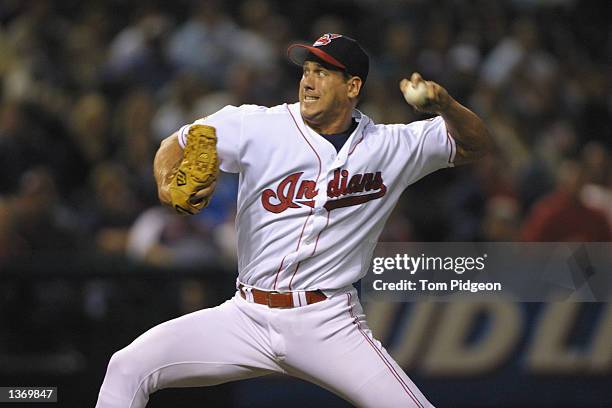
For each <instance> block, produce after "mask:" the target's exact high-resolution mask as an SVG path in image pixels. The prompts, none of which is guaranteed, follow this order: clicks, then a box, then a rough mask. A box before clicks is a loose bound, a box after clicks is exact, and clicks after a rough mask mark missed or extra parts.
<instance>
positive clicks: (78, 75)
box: [0, 0, 612, 266]
mask: <svg viewBox="0 0 612 408" xmlns="http://www.w3.org/2000/svg"><path fill="white" fill-rule="evenodd" d="M600 3H601V4H600ZM605 5H606V4H605V2H599V3H598V2H589V1H584V2H580V3H579V2H577V1H569V0H566V1H563V0H557V1H535V0H532V1H529V0H515V1H486V0H472V1H467V0H466V1H460V0H439V1H426V0H405V1H393V0H386V1H374V0H357V1H348V0H327V1H325V2H323V1H309V2H282V1H280V0H244V1H221V0H219V1H215V0H202V1H187V0H175V1H173V2H163V1H122V0H109V1H95V0H90V1H76V0H61V1H46V0H28V1H19V0H4V1H2V2H0V96H1V98H0V265H2V264H3V263H4V262H8V261H10V260H14V259H16V258H17V257H20V256H31V255H33V254H37V253H41V252H57V253H75V252H79V251H81V252H83V253H91V252H96V253H102V254H109V255H116V256H125V257H127V258H130V259H134V260H137V261H139V262H147V263H150V264H153V265H161V266H176V265H178V266H181V265H193V264H194V263H197V262H206V261H209V260H215V261H219V262H225V263H227V264H230V265H231V264H233V263H234V262H235V243H234V242H235V237H234V226H233V221H234V217H235V206H236V205H235V201H236V185H237V178H236V177H235V176H232V175H224V176H223V177H222V179H221V180H220V183H219V185H218V188H217V192H216V194H215V196H214V199H213V200H212V203H211V206H210V208H209V209H207V210H206V211H204V212H202V213H201V214H200V215H198V216H196V217H180V216H176V215H173V214H172V212H171V211H169V210H167V209H165V208H162V207H160V206H159V204H158V202H157V195H156V191H155V183H154V180H153V175H152V160H153V156H154V154H155V151H156V149H157V147H158V146H159V143H160V141H161V140H162V139H163V138H165V137H167V136H169V135H170V134H172V133H173V132H174V131H175V130H176V129H178V128H179V127H180V126H181V125H183V124H185V123H189V122H191V121H193V120H195V119H197V118H200V117H203V116H206V115H208V114H211V113H213V112H215V111H216V110H218V109H220V108H221V107H223V106H225V105H227V104H232V105H240V104H243V103H253V104H261V105H267V106H273V105H276V104H280V103H283V102H294V101H296V100H297V83H298V80H299V77H300V75H301V73H300V70H299V69H297V68H296V67H295V66H292V65H291V64H290V63H289V62H288V61H287V59H286V47H287V45H288V44H289V43H291V42H293V41H304V42H313V41H314V40H315V39H316V38H318V37H319V36H320V35H321V34H323V33H326V32H339V33H344V34H346V35H349V36H352V37H354V38H357V39H358V40H359V41H360V42H361V43H362V44H363V45H364V47H365V48H366V49H367V51H368V52H369V53H370V55H371V60H372V63H371V70H370V76H369V77H368V82H367V86H366V92H365V96H364V98H363V99H362V102H361V104H360V107H359V109H361V110H362V111H363V112H364V113H366V114H368V115H369V116H371V117H372V118H373V119H374V120H375V121H376V122H379V123H407V122H410V121H413V120H418V119H422V118H424V116H421V115H419V114H417V113H415V112H414V111H413V110H412V109H411V108H410V107H409V106H408V105H407V104H406V103H405V102H404V100H403V98H402V96H401V94H400V92H399V90H398V82H399V80H400V79H401V78H403V77H406V76H409V75H410V73H411V72H413V71H418V72H420V73H421V74H422V75H423V76H424V77H425V78H426V79H430V80H435V81H437V82H439V83H440V84H442V85H444V86H445V87H446V88H447V89H448V90H449V92H450V93H451V95H453V96H454V97H455V98H456V99H457V100H459V101H460V102H462V103H464V104H465V105H467V106H468V107H470V108H471V109H473V110H474V111H475V112H477V113H478V114H479V115H480V116H481V117H482V118H483V119H484V120H485V122H486V123H487V125H488V126H489V129H490V131H491V134H492V135H493V138H494V142H495V143H494V145H495V147H494V150H493V152H492V153H491V154H490V155H489V156H488V157H487V158H486V159H484V160H481V161H480V162H478V163H476V164H473V165H469V166H466V167H463V168H458V169H454V170H445V171H442V172H438V173H436V175H434V176H430V177H428V178H426V179H424V180H423V181H421V182H419V183H417V184H416V185H415V186H413V187H411V188H409V189H408V190H407V192H406V193H405V194H404V196H403V199H402V201H401V202H400V204H399V205H398V207H397V210H396V211H395V212H394V214H393V215H392V219H391V220H390V221H389V223H388V224H389V227H388V228H387V229H386V230H385V232H384V234H383V237H381V240H386V241H410V240H413V241H428V240H449V241H477V240H484V241H519V240H527V241H611V240H612V233H611V229H612V227H611V225H612V164H611V152H612V151H611V146H612V92H610V91H611V90H612V72H611V67H612V65H611V64H610V62H611V60H610V59H611V56H612V26H611V25H610V21H612V16H611V15H610V11H605V10H607V9H608V10H609V8H607V7H605Z"/></svg>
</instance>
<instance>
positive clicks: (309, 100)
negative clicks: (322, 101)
mask: <svg viewBox="0 0 612 408" xmlns="http://www.w3.org/2000/svg"><path fill="white" fill-rule="evenodd" d="M318 100H319V97H318V96H313V95H304V102H307V103H312V102H316V101H318Z"/></svg>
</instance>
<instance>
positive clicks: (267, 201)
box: [261, 171, 319, 214]
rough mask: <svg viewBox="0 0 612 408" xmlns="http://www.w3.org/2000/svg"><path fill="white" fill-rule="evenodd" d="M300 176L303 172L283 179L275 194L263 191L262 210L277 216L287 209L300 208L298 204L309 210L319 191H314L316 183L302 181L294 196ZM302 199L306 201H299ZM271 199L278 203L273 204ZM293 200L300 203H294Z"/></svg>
mask: <svg viewBox="0 0 612 408" xmlns="http://www.w3.org/2000/svg"><path fill="white" fill-rule="evenodd" d="M302 174H304V172H303V171H301V172H299V173H293V174H290V175H288V176H287V177H285V179H284V180H283V181H281V182H280V184H279V185H278V187H277V188H276V192H275V191H274V190H272V189H269V188H268V189H266V190H264V192H263V193H262V194H261V203H262V205H263V206H264V208H265V209H266V210H268V211H270V212H273V213H276V214H278V213H281V212H283V211H285V210H286V209H287V208H300V206H299V205H298V204H303V205H307V206H309V207H311V208H312V207H314V200H313V198H315V197H316V196H317V194H318V193H319V190H317V189H316V188H317V183H315V182H314V181H313V180H303V181H302V183H301V184H300V186H299V188H298V189H297V194H296V191H295V189H296V187H297V184H298V181H299V180H300V177H301V176H302ZM303 198H306V199H307V200H301V199H303ZM273 199H274V200H275V201H277V202H278V203H276V204H273V203H272V200H273ZM294 199H298V200H301V201H294Z"/></svg>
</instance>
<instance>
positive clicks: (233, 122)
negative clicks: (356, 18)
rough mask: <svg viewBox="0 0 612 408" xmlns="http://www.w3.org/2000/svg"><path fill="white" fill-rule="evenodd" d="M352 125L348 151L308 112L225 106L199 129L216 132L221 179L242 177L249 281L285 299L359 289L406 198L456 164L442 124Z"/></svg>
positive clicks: (241, 262)
mask: <svg viewBox="0 0 612 408" xmlns="http://www.w3.org/2000/svg"><path fill="white" fill-rule="evenodd" d="M353 117H354V118H355V120H356V121H357V122H358V126H357V128H356V129H355V130H354V131H353V133H352V134H351V136H350V137H349V139H348V141H347V142H346V143H345V144H344V146H343V147H342V149H341V150H340V152H336V150H335V148H334V147H333V145H332V144H331V143H330V142H328V141H327V140H326V139H325V138H323V137H322V136H320V135H318V134H317V133H316V132H314V131H313V130H312V129H310V128H309V127H308V126H307V125H306V124H305V123H304V122H303V120H302V117H301V115H300V106H299V103H295V104H291V105H288V104H283V105H279V106H275V107H272V108H267V107H261V106H255V105H243V106H240V107H234V106H226V107H225V108H223V109H221V110H220V111H218V112H217V113H215V114H213V115H211V116H208V117H206V118H204V119H200V120H198V121H196V122H195V123H200V124H206V125H210V126H214V127H215V128H216V130H217V138H218V144H217V150H218V155H219V159H220V168H221V170H223V171H226V172H231V173H240V177H239V179H240V181H239V190H238V212H237V218H236V228H237V236H238V271H239V276H238V279H239V281H240V282H242V283H244V284H246V285H249V286H253V287H255V288H259V289H263V290H277V291H287V290H293V291H302V290H316V289H322V290H330V291H331V290H336V289H340V288H343V287H346V286H347V285H350V284H351V283H353V282H355V281H357V280H358V279H360V278H361V277H362V276H363V275H364V274H365V273H366V271H367V270H368V267H369V263H370V260H371V256H372V252H373V250H374V246H375V244H376V242H377V240H378V237H379V235H380V233H381V231H382V229H383V227H384V224H385V222H386V220H387V218H388V216H389V215H390V213H391V211H392V210H393V208H394V207H395V204H396V203H397V200H398V199H399V197H400V194H401V193H402V191H403V190H404V189H405V188H406V187H407V186H409V185H410V184H412V183H414V182H416V181H417V180H419V179H420V178H422V177H423V176H425V175H427V174H429V173H431V172H433V171H435V170H438V169H440V168H444V167H449V166H452V165H453V160H454V155H455V152H456V146H455V142H454V140H453V138H452V137H451V136H450V134H449V133H448V131H447V129H446V125H445V123H444V120H443V119H442V118H441V117H435V118H433V119H429V120H424V121H417V122H413V123H410V124H397V125H377V124H375V123H374V122H373V121H372V120H371V119H370V118H368V117H367V116H366V115H364V114H362V113H361V112H359V111H357V110H355V111H354V113H353ZM188 128H189V125H186V126H183V127H182V128H181V129H180V131H179V143H180V144H181V146H182V147H184V146H185V136H186V133H187V131H188Z"/></svg>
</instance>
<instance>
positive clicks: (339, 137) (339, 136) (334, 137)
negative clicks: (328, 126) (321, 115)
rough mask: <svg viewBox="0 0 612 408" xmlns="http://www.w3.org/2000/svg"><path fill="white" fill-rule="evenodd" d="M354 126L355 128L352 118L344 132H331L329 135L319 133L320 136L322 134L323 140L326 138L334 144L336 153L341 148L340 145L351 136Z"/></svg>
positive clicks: (355, 123)
mask: <svg viewBox="0 0 612 408" xmlns="http://www.w3.org/2000/svg"><path fill="white" fill-rule="evenodd" d="M356 128H357V121H355V119H353V121H352V122H351V126H350V127H349V128H348V129H347V130H345V131H344V132H340V133H332V134H330V135H321V136H323V137H324V138H325V140H327V141H328V142H329V143H331V144H332V145H334V147H335V148H336V153H338V152H340V149H342V146H344V144H345V143H346V141H347V140H348V138H349V137H350V136H351V133H353V131H354V130H355V129H356ZM319 134H320V133H319Z"/></svg>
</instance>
